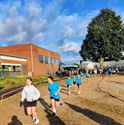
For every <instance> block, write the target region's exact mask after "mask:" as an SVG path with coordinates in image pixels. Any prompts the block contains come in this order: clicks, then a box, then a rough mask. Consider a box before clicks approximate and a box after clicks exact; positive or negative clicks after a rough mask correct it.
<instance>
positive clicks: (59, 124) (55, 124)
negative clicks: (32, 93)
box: [39, 98, 65, 125]
mask: <svg viewBox="0 0 124 125" xmlns="http://www.w3.org/2000/svg"><path fill="white" fill-rule="evenodd" d="M39 102H40V103H41V105H42V106H43V107H44V111H45V113H46V114H47V115H46V117H47V119H48V121H49V123H50V125H65V123H64V122H63V121H62V120H61V119H60V118H59V117H58V116H56V117H53V116H52V111H51V110H50V109H49V108H50V107H51V106H50V105H49V104H48V103H47V102H46V101H45V100H44V99H43V98H40V99H39Z"/></svg>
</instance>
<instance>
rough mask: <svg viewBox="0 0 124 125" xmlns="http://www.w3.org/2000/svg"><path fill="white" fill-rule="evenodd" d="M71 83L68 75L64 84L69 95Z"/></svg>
mask: <svg viewBox="0 0 124 125" xmlns="http://www.w3.org/2000/svg"><path fill="white" fill-rule="evenodd" d="M71 83H72V80H71V78H70V77H68V78H67V79H66V85H67V88H68V94H69V95H70V94H71Z"/></svg>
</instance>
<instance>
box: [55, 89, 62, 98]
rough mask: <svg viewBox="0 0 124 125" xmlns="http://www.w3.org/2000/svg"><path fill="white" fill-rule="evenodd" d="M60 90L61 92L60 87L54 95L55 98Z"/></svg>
mask: <svg viewBox="0 0 124 125" xmlns="http://www.w3.org/2000/svg"><path fill="white" fill-rule="evenodd" d="M60 90H61V87H59V89H58V91H57V92H56V93H55V96H56V95H58V94H59V92H60Z"/></svg>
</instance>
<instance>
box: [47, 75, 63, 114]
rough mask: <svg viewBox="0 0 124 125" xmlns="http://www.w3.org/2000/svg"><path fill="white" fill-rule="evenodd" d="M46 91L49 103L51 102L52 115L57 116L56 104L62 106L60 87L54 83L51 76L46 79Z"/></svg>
mask: <svg viewBox="0 0 124 125" xmlns="http://www.w3.org/2000/svg"><path fill="white" fill-rule="evenodd" d="M48 83H49V85H48V91H49V93H50V101H51V105H52V115H53V116H57V112H56V107H57V106H58V104H59V103H60V105H62V103H61V102H60V93H59V92H60V89H61V88H60V85H59V84H58V83H57V82H54V79H53V77H52V76H49V77H48Z"/></svg>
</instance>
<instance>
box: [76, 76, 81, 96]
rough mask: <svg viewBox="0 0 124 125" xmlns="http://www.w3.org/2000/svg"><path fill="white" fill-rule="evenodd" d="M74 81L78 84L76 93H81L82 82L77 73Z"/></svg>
mask: <svg viewBox="0 0 124 125" xmlns="http://www.w3.org/2000/svg"><path fill="white" fill-rule="evenodd" d="M76 83H77V86H78V94H80V93H81V83H82V80H81V77H80V75H77V78H76Z"/></svg>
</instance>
